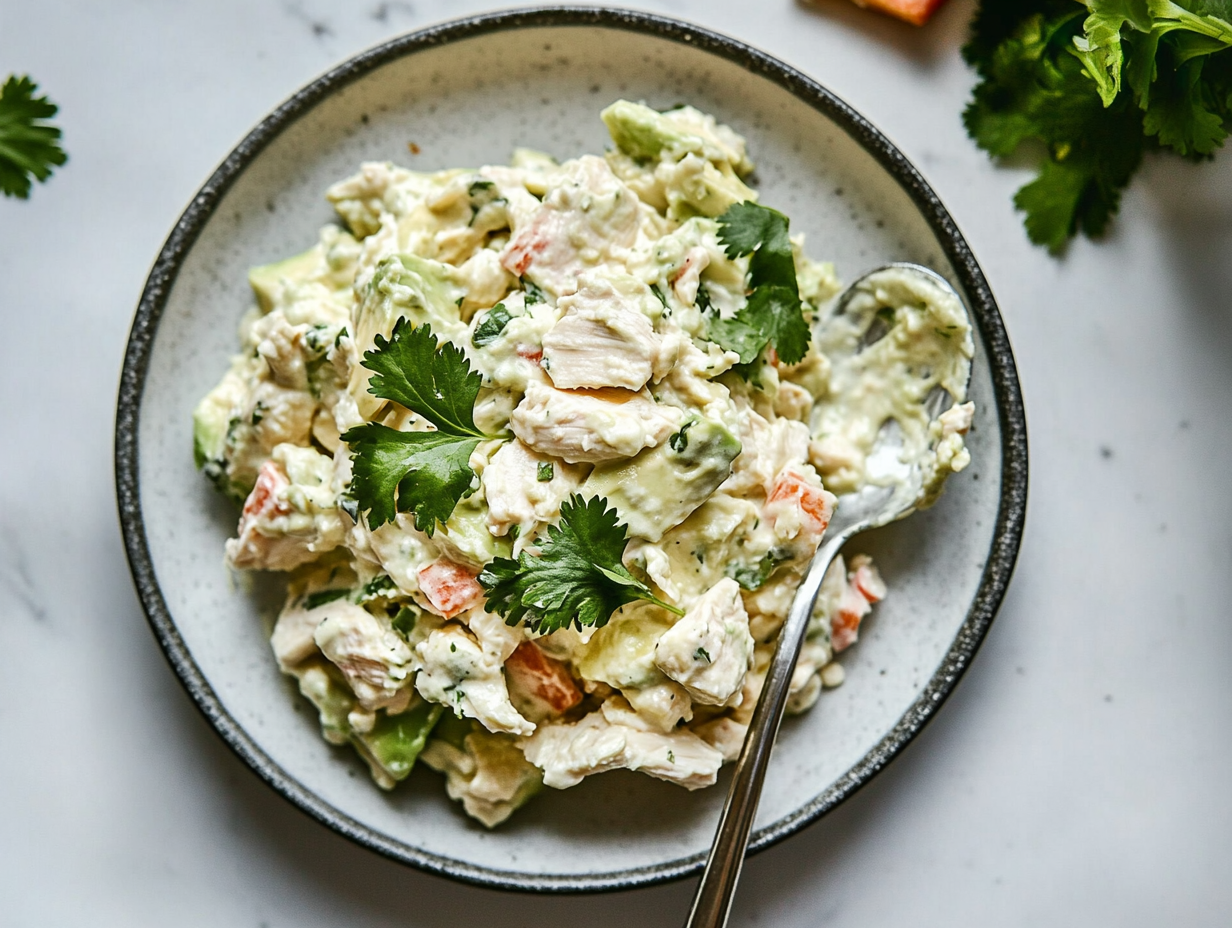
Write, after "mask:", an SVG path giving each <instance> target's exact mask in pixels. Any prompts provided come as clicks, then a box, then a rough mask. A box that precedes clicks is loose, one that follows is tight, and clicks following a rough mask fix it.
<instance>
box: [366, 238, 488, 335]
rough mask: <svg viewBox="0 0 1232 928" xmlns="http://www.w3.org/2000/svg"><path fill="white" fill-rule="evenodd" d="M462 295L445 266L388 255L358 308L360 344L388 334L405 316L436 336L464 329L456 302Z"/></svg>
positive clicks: (424, 260)
mask: <svg viewBox="0 0 1232 928" xmlns="http://www.w3.org/2000/svg"><path fill="white" fill-rule="evenodd" d="M464 295H465V293H464V291H463V289H462V288H461V287H459V286H458V285H457V284H456V283H455V282H454V279H453V269H452V268H451V267H450V266H449V265H448V264H441V263H440V262H439V261H430V260H428V259H427V258H420V257H419V256H417V255H409V254H400V255H390V256H389V257H388V258H386V259H385V260H384V261H382V262H381V263H380V264H379V265H377V269H376V273H375V274H373V275H372V281H371V282H370V283H369V284H368V289H367V291H366V292H365V293H364V298H363V302H362V303H361V304H360V306H359V313H358V317H359V326H360V331H359V332H358V333H357V337H358V338H359V340H360V344H362V345H364V346H369V345H371V339H372V337H373V335H375V334H376V333H377V332H384V333H388V332H390V331H392V330H393V327H394V323H395V322H397V321H398V320H399V319H400V318H402V317H403V316H405V317H406V318H407V319H409V320H410V321H411V323H412V324H414V325H417V326H418V325H422V324H424V323H425V322H426V323H429V324H430V325H431V326H432V328H433V330H434V331H436V332H437V333H442V332H445V333H449V334H451V335H454V334H457V332H456V331H455V330H456V329H458V327H459V326H461V327H462V328H465V326H464V325H463V323H462V321H461V318H460V317H459V314H458V300H459V298H461V297H463V296H464Z"/></svg>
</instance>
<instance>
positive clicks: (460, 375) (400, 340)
mask: <svg viewBox="0 0 1232 928" xmlns="http://www.w3.org/2000/svg"><path fill="white" fill-rule="evenodd" d="M375 344H376V347H375V349H373V350H372V351H367V352H365V353H364V360H363V366H364V367H366V368H368V370H370V371H372V372H373V375H372V378H371V382H370V383H369V386H368V392H369V393H372V394H373V395H375V396H379V397H381V398H382V399H387V400H393V401H394V402H395V403H400V404H401V405H403V406H405V407H406V408H407V409H409V410H410V411H411V412H413V413H415V414H416V415H418V416H421V417H422V418H424V419H426V420H427V421H428V422H430V423H431V424H432V425H433V426H434V427H435V431H430V432H428V431H425V432H400V431H398V430H397V429H391V428H390V427H389V426H386V425H380V424H378V423H371V422H370V423H366V424H364V425H361V426H357V427H356V428H353V429H349V430H348V431H347V432H346V433H344V434H343V436H342V440H343V441H345V442H346V443H347V444H348V445H350V446H351V454H352V459H353V462H354V463H353V468H352V477H351V486H350V491H349V492H350V495H351V496H353V497H354V499H355V500H356V503H357V508H358V510H359V511H361V512H367V513H368V525H369V526H370V527H372V528H377V527H378V526H381V525H384V524H385V523H386V522H392V521H393V520H394V517H395V516H396V515H397V514H398V513H399V512H412V513H414V517H415V528H417V529H419V530H420V531H421V532H424V533H426V534H428V535H431V534H432V533H433V532H434V531H435V529H436V523H437V522H444V521H445V520H447V519H448V518H449V516H450V515H451V514H452V513H453V510H454V507H455V506H456V505H457V504H458V500H460V499H461V498H462V497H463V496H464V495H466V494H467V493H468V492H469V491H470V488H471V482H472V480H474V477H475V472H474V471H473V470H472V469H471V466H470V463H469V462H470V456H471V453H472V452H473V451H474V450H475V446H476V445H478V444H479V442H481V441H483V440H485V439H490V438H498V437H500V436H496V435H487V434H485V433H484V432H482V431H480V430H479V429H478V428H477V427H476V426H475V419H474V409H475V398H476V397H477V396H478V394H479V388H480V386H481V385H482V383H483V378H482V377H481V376H480V375H479V373H478V372H477V371H472V370H471V366H470V364H469V363H468V362H467V360H466V356H465V355H464V354H463V353H462V351H461V349H459V348H458V347H457V346H456V345H453V344H451V343H449V342H445V343H444V344H440V345H439V346H438V343H437V340H436V336H434V335H433V334H432V329H431V327H430V326H429V325H427V324H424V325H421V326H418V327H415V326H412V325H411V323H410V322H409V321H408V320H407V319H405V318H403V319H399V320H398V322H397V323H396V324H395V325H394V329H393V332H392V333H391V334H390V337H389V339H388V340H386V339H385V338H383V337H381V336H380V335H378V336H377V337H376V339H375Z"/></svg>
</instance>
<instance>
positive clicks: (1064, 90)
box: [963, 0, 1232, 252]
mask: <svg viewBox="0 0 1232 928" xmlns="http://www.w3.org/2000/svg"><path fill="white" fill-rule="evenodd" d="M963 57H964V58H965V59H966V60H967V62H968V63H969V64H971V65H972V66H973V67H974V68H975V69H976V71H977V73H978V74H979V77H980V81H979V83H978V84H977V85H976V87H975V90H974V93H973V98H972V101H971V103H970V104H969V105H968V107H967V109H966V112H965V113H964V114H963V122H964V124H965V125H966V127H967V131H968V133H970V135H971V137H972V138H973V139H974V140H975V141H976V143H977V144H978V145H979V146H980V147H981V148H983V149H984V150H985V151H987V152H988V153H989V154H990V155H993V156H995V157H1004V156H1007V155H1010V154H1012V153H1014V152H1015V151H1017V150H1018V148H1019V146H1021V145H1023V144H1024V143H1027V142H1031V141H1034V142H1037V143H1043V145H1044V147H1045V150H1046V155H1045V157H1044V160H1043V161H1042V163H1041V165H1040V171H1039V175H1038V177H1036V179H1035V180H1033V181H1031V182H1030V183H1028V184H1027V185H1026V186H1024V187H1023V188H1022V189H1020V190H1019V191H1018V193H1017V195H1016V196H1015V197H1014V204H1015V206H1017V207H1018V208H1019V209H1020V210H1022V211H1023V212H1024V213H1025V214H1026V217H1025V225H1026V228H1027V234H1028V235H1029V237H1030V238H1031V240H1032V241H1033V242H1035V243H1037V244H1040V245H1045V246H1047V247H1048V248H1049V249H1050V250H1051V251H1053V252H1058V251H1060V250H1061V249H1062V248H1063V247H1064V246H1065V244H1066V242H1067V241H1069V239H1070V238H1072V237H1073V236H1074V235H1076V234H1077V233H1078V232H1079V231H1081V232H1083V233H1085V234H1086V235H1089V236H1095V235H1099V234H1100V233H1102V232H1103V231H1105V229H1106V228H1107V226H1108V223H1109V221H1110V220H1111V218H1112V217H1113V216H1114V215H1115V214H1116V211H1117V208H1118V206H1119V205H1120V197H1121V191H1122V190H1123V189H1124V188H1125V187H1126V186H1127V185H1128V184H1129V182H1130V180H1131V179H1132V177H1133V175H1134V172H1135V171H1136V170H1137V169H1138V166H1139V165H1140V163H1141V161H1142V155H1143V152H1144V151H1146V150H1149V149H1154V148H1166V149H1171V150H1173V151H1175V152H1176V153H1177V154H1180V155H1182V156H1185V157H1187V158H1190V159H1201V158H1206V157H1209V156H1210V155H1211V154H1212V153H1213V152H1214V151H1215V149H1216V148H1218V147H1219V146H1220V145H1221V144H1222V143H1223V140H1224V139H1225V138H1226V137H1227V135H1228V132H1229V131H1230V130H1232V0H1177V2H1173V0H1081V2H1075V0H1014V2H1010V0H983V2H982V3H981V5H980V8H979V10H978V12H977V13H976V17H975V20H974V22H973V24H972V32H971V38H970V41H969V42H968V43H967V45H966V46H965V47H964V48H963Z"/></svg>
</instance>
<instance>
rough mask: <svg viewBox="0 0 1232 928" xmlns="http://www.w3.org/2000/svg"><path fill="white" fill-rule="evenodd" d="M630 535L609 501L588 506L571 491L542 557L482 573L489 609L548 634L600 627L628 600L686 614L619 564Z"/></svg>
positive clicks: (503, 562)
mask: <svg viewBox="0 0 1232 928" xmlns="http://www.w3.org/2000/svg"><path fill="white" fill-rule="evenodd" d="M627 541H628V531H627V529H626V527H625V526H624V525H622V524H621V523H620V522H619V520H618V517H617V514H616V510H615V509H608V508H607V500H605V499H603V498H601V497H595V498H592V499H590V500H587V501H583V499H582V497H581V496H579V495H577V494H574V495H573V496H571V497H570V498H569V499H568V500H566V501H565V502H564V503H562V504H561V507H560V524H559V525H550V526H548V529H547V537H546V538H545V539H544V540H543V541H542V542H541V543H540V544H539V554H537V555H535V554H530V553H529V552H526V551H523V552H522V553H521V554H520V555H519V556H518V558H517V560H514V559H513V558H507V557H500V558H497V559H496V560H494V561H492V562H491V563H490V564H488V566H487V567H486V568H484V571H483V573H481V574H480V575H479V584H480V585H481V586H482V587H483V588H484V589H485V590H487V593H488V596H487V602H486V604H485V606H484V608H486V609H488V610H489V611H490V612H495V613H498V614H499V615H502V616H504V617H505V621H506V622H507V623H508V624H510V625H517V624H518V623H519V622H521V621H522V620H523V619H526V620H527V622H528V624H529V625H530V627H531V628H532V629H534V630H535V631H537V632H541V633H543V634H547V633H548V632H553V631H556V630H557V629H560V628H565V627H566V626H567V625H569V624H570V623H571V622H572V623H575V624H576V625H577V627H578V628H581V627H582V626H583V625H594V626H599V627H601V626H603V625H606V624H607V621H608V619H609V618H611V615H612V613H613V612H615V611H616V610H617V609H619V608H620V607H621V606H623V605H625V604H626V603H631V602H633V601H634V600H638V599H642V600H645V601H647V602H651V603H654V604H655V605H658V606H662V607H663V608H664V609H667V610H669V611H671V612H674V613H675V614H676V615H682V614H683V613H682V612H681V610H679V609H678V608H676V607H675V606H672V605H669V604H668V603H665V602H663V601H662V600H661V599H658V598H657V597H656V596H655V595H654V594H653V593H652V592H651V591H650V588H649V587H648V586H646V584H644V583H642V582H641V581H640V580H638V579H637V578H636V577H634V576H633V575H632V574H631V573H629V571H628V570H626V569H625V566H624V564H623V563H621V556H622V555H623V554H624V552H625V544H626V542H627Z"/></svg>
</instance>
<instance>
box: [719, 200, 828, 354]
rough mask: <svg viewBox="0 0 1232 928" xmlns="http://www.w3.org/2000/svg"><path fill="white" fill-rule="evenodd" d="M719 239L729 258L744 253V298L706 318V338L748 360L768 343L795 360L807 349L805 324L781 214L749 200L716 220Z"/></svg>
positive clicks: (785, 219)
mask: <svg viewBox="0 0 1232 928" xmlns="http://www.w3.org/2000/svg"><path fill="white" fill-rule="evenodd" d="M718 222H719V242H720V243H721V244H722V245H724V246H725V249H724V250H725V252H726V254H727V257H729V258H739V257H742V256H744V255H751V257H750V258H749V289H750V291H751V292H750V293H749V296H748V301H747V302H746V303H745V305H744V306H742V307H741V308H740V311H739V312H737V313H736V314H735V315H734V316H732V317H731V318H730V319H720V318H712V319H711V320H710V323H709V328H708V330H707V333H706V337H707V338H709V339H710V340H711V341H713V342H715V343H716V344H718V345H719V346H720V347H722V348H725V349H727V350H728V351H734V352H736V353H737V354H739V355H740V363H741V364H745V365H747V364H751V363H752V362H753V361H755V360H756V359H757V358H758V357H759V356H760V355H761V353H762V352H763V351H764V350H765V349H766V346H767V345H773V346H774V350H775V351H776V352H777V353H778V356H779V360H780V361H782V362H783V363H785V364H797V363H799V362H800V361H802V360H804V355H805V354H806V353H807V352H808V343H809V326H808V321H807V320H806V319H805V318H804V306H803V305H802V304H801V302H800V289H799V285H798V284H797V282H796V263H795V259H794V258H793V257H792V253H791V240H790V239H789V238H788V237H787V217H786V216H784V215H783V214H782V213H780V212H778V210H773V209H770V208H769V207H766V206H760V205H758V204H757V203H754V202H752V201H751V200H749V201H745V202H744V203H735V204H733V205H732V206H730V207H728V209H727V212H725V213H723V215H721V216H720V217H719V219H718Z"/></svg>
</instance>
